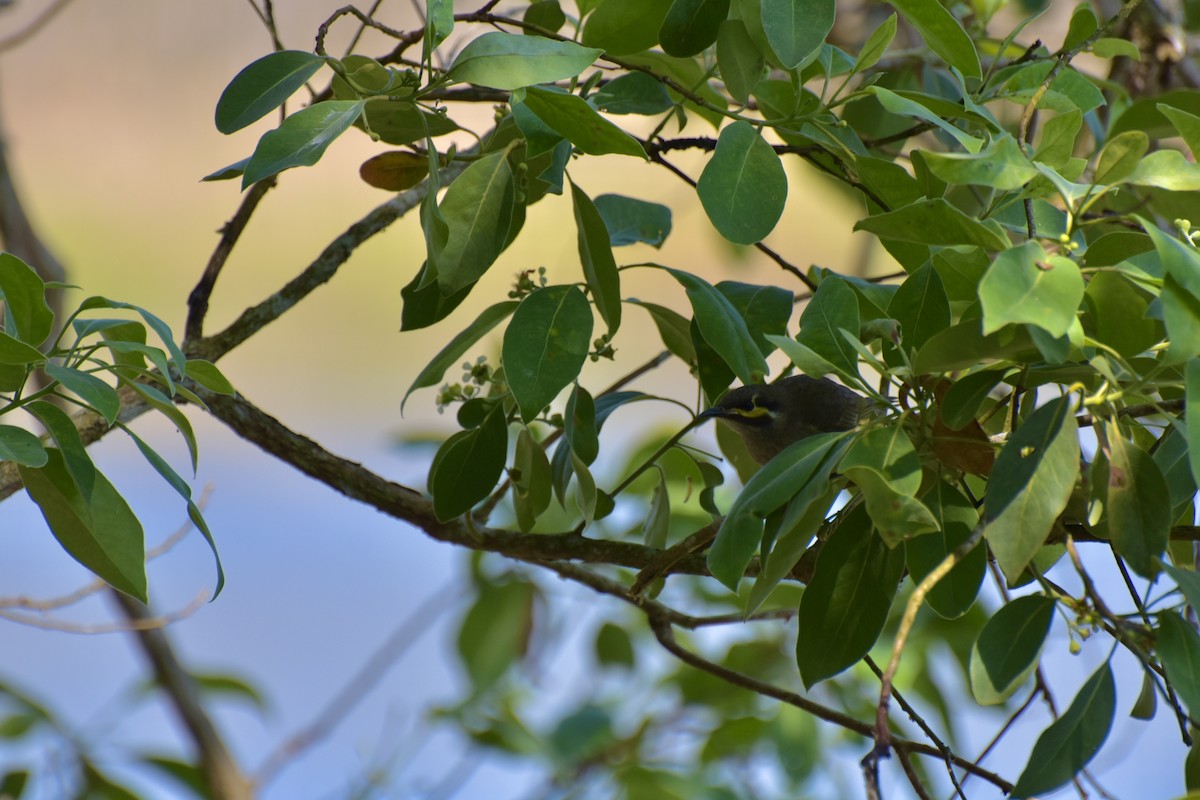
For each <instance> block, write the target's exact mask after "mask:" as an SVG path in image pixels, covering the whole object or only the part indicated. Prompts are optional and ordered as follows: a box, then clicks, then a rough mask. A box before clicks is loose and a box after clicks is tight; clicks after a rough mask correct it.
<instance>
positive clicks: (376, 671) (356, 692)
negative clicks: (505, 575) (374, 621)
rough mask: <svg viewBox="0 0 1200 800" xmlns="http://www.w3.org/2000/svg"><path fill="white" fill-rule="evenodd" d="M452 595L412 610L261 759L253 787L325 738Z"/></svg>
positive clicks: (444, 593) (439, 595) (437, 594)
mask: <svg viewBox="0 0 1200 800" xmlns="http://www.w3.org/2000/svg"><path fill="white" fill-rule="evenodd" d="M454 594H455V593H454V590H453V586H449V587H445V588H442V589H438V590H437V591H434V592H431V593H430V594H429V596H428V597H427V598H425V601H424V602H423V603H421V605H419V606H418V607H417V608H415V609H413V611H412V613H410V614H409V615H408V617H407V618H406V619H405V620H404V621H403V622H401V623H400V624H399V625H398V626H397V627H396V629H395V630H394V631H393V632H392V635H391V636H389V637H388V638H387V640H386V641H385V642H384V643H383V644H382V645H380V647H379V648H378V649H377V650H376V651H375V652H374V653H372V654H371V657H370V658H369V659H367V661H366V662H365V663H364V664H363V665H362V666H361V667H360V668H359V670H358V671H357V672H356V673H355V674H354V676H353V677H352V678H351V679H350V680H348V681H346V682H345V684H343V686H342V688H341V689H340V690H339V691H338V692H337V693H336V694H335V695H334V696H333V697H332V698H330V700H329V701H328V702H327V703H326V704H325V707H324V708H322V709H321V711H320V712H318V713H317V715H316V716H315V717H314V718H313V720H312V722H310V723H309V724H308V725H305V726H304V727H303V728H301V729H300V730H298V731H296V732H295V733H293V734H292V735H291V736H289V737H288V738H287V739H285V740H284V741H283V742H282V743H281V744H280V745H279V746H278V747H276V748H275V749H274V750H273V751H272V752H271V754H270V755H268V756H267V757H266V759H264V761H263V763H262V766H261V767H259V768H258V771H257V772H256V773H255V776H254V782H255V786H256V788H257V789H258V790H259V791H261V790H262V789H263V787H265V786H266V785H268V784H269V783H270V782H271V781H272V780H274V779H275V777H276V776H277V775H278V774H279V773H280V771H281V770H283V769H284V767H286V766H287V765H288V763H289V762H292V761H294V760H295V759H296V758H297V757H298V756H300V755H301V754H302V753H304V751H306V750H309V749H310V748H312V747H313V746H315V745H316V744H318V743H320V742H321V741H322V740H323V739H326V738H328V737H329V735H330V734H332V733H333V730H334V728H336V727H337V726H338V725H339V724H340V723H341V722H342V721H343V720H344V719H345V718H346V716H347V715H349V713H350V712H351V711H352V710H354V708H355V706H357V705H358V704H359V703H361V702H362V701H363V699H365V698H366V696H367V694H368V693H369V692H370V691H371V690H372V689H373V688H375V686H376V685H377V684H378V683H379V681H380V680H382V679H383V676H384V675H386V674H387V671H388V670H389V669H390V668H391V667H392V666H393V665H395V663H396V662H397V661H399V660H400V658H401V657H402V656H403V655H404V654H405V653H406V652H407V651H408V649H409V647H411V646H412V645H413V644H415V643H416V641H417V640H418V639H419V638H420V636H421V634H422V633H424V632H425V631H428V630H430V629H431V628H432V625H431V624H430V623H431V621H432V620H434V619H435V618H436V617H437V616H438V615H439V614H441V613H443V612H445V611H446V610H447V609H449V608H450V607H451V606H452V605H453V601H454Z"/></svg>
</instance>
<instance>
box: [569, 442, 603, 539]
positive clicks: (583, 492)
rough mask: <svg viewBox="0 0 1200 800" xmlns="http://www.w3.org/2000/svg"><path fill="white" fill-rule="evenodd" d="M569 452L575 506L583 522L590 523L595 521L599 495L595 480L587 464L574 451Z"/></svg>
mask: <svg viewBox="0 0 1200 800" xmlns="http://www.w3.org/2000/svg"><path fill="white" fill-rule="evenodd" d="M569 452H570V455H571V471H572V472H574V473H575V504H576V505H577V506H579V512H580V513H581V514H583V518H584V520H585V521H586V522H589V523H590V522H591V521H592V520H594V519H596V509H597V508H598V503H599V499H600V493H599V492H597V491H596V479H595V478H593V477H592V472H591V470H589V469H588V467H587V464H585V463H583V461H582V460H580V458H579V456H577V455H575V451H574V450H569Z"/></svg>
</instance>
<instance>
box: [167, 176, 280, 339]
mask: <svg viewBox="0 0 1200 800" xmlns="http://www.w3.org/2000/svg"><path fill="white" fill-rule="evenodd" d="M275 177H276V176H274V175H272V176H271V177H270V178H267V179H266V180H261V181H258V182H257V183H255V184H254V185H253V186H251V187H250V191H248V192H246V196H245V197H243V198H242V202H241V205H239V206H238V210H237V212H235V213H234V215H233V217H232V218H231V219H230V220H229V222H226V223H225V225H224V226H222V228H221V238H220V239H219V240H218V241H217V246H216V247H215V248H213V252H212V255H211V256H209V258H208V264H207V265H206V266H205V267H204V273H203V274H202V275H201V276H200V280H199V282H197V284H196V287H195V288H194V289H192V292H191V294H189V295H188V316H187V323H186V324H185V326H184V334H183V341H184V343H185V344H186V343H187V342H190V341H193V340H196V339H199V338H201V337H202V336H203V335H204V330H203V328H204V317H205V315H206V314H207V313H208V300H209V297H210V296H211V295H212V291H213V287H215V286H216V284H217V278H218V277H219V276H220V274H221V269H222V268H223V267H224V266H225V262H226V261H228V260H229V255H230V254H231V253H232V252H233V247H234V245H236V244H237V241H238V239H240V238H241V236H242V232H243V231H244V230H246V225H247V224H248V223H249V222H250V217H251V216H252V215H253V214H254V211H255V209H257V208H258V204H259V203H260V202H261V201H262V199H263V197H265V196H266V194H267V192H269V191H270V190H271V189H273V188H274V187H275V185H276V180H275Z"/></svg>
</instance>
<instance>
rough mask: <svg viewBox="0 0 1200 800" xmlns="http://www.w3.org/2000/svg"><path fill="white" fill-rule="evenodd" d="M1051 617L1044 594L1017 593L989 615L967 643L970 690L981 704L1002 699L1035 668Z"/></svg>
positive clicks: (1001, 701) (1051, 609) (1049, 606)
mask: <svg viewBox="0 0 1200 800" xmlns="http://www.w3.org/2000/svg"><path fill="white" fill-rule="evenodd" d="M1053 621H1054V601H1053V600H1052V599H1050V598H1049V597H1046V596H1045V595H1040V594H1031V595H1025V596H1024V597H1018V598H1016V599H1014V600H1012V601H1010V602H1008V603H1006V604H1005V605H1004V607H1003V608H1001V609H1000V610H999V611H997V612H996V613H995V614H994V615H992V617H991V619H989V620H988V621H987V622H986V623H985V624H984V626H983V629H982V630H980V631H979V638H978V639H976V640H975V644H974V645H973V646H972V647H971V665H970V670H969V672H970V676H971V692H972V693H973V694H974V695H975V700H976V701H977V702H979V703H980V704H981V705H989V706H990V705H997V704H999V703H1003V702H1004V701H1005V700H1007V699H1008V698H1009V697H1011V696H1012V695H1013V693H1015V692H1016V691H1017V689H1019V688H1021V685H1022V684H1023V683H1024V682H1025V679H1026V678H1028V677H1029V676H1030V675H1032V674H1033V671H1034V670H1035V669H1036V668H1037V665H1038V658H1039V656H1040V655H1041V653H1042V646H1043V645H1044V644H1045V642H1046V635H1047V634H1048V633H1049V632H1050V623H1051V622H1053Z"/></svg>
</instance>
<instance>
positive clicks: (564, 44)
mask: <svg viewBox="0 0 1200 800" xmlns="http://www.w3.org/2000/svg"><path fill="white" fill-rule="evenodd" d="M603 52H604V51H603V50H598V49H596V48H593V47H582V46H580V45H578V44H575V43H574V42H569V41H560V40H557V39H547V38H545V37H542V36H520V35H517V34H512V33H502V32H500V31H492V32H491V33H485V34H483V35H482V36H480V37H478V38H476V39H472V40H471V41H470V42H468V43H467V46H466V47H464V48H463V49H462V52H460V53H459V54H458V57H457V58H455V59H454V63H453V64H451V65H450V69H449V70H447V75H448V77H449V78H450V79H451V80H455V81H463V82H464V83H473V84H475V85H476V86H487V87H490V88H492V89H505V90H511V89H520V88H521V87H523V86H532V85H533V84H535V83H554V82H555V81H560V80H564V79H566V78H574V77H575V76H576V75H578V74H579V73H581V72H583V71H584V70H585V69H587V68H588V67H589V66H591V64H592V62H594V61H595V60H596V59H597V58H599V57H600V55H601V54H602V53H603Z"/></svg>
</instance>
